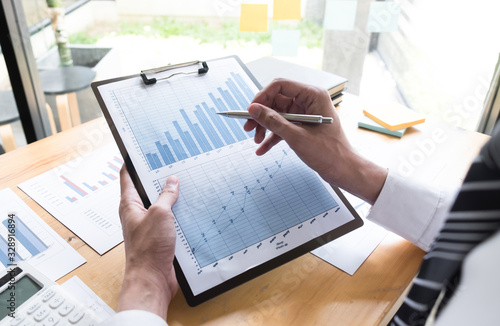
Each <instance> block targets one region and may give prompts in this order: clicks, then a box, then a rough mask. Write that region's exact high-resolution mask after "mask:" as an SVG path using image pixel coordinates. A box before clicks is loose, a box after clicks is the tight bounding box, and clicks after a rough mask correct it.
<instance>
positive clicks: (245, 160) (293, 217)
mask: <svg viewBox="0 0 500 326" xmlns="http://www.w3.org/2000/svg"><path fill="white" fill-rule="evenodd" d="M208 65H209V67H210V70H209V72H207V73H206V74H203V75H196V74H189V75H184V74H180V75H176V76H174V77H172V78H169V79H166V80H162V81H158V82H157V83H156V84H152V85H145V84H144V83H143V82H142V80H141V78H140V77H130V78H125V79H120V80H116V81H109V82H108V83H103V84H101V85H98V86H97V91H98V93H99V94H100V95H101V96H102V101H103V102H104V104H105V105H104V106H105V108H104V109H105V110H108V111H109V112H108V113H109V116H110V118H111V119H112V121H113V124H114V126H113V128H114V130H116V132H117V133H118V135H116V134H115V137H119V138H120V140H121V141H122V143H123V145H124V147H125V149H126V151H127V153H128V155H129V157H130V159H131V162H132V164H133V166H134V168H135V171H136V172H137V174H138V176H139V179H140V182H141V184H142V186H143V188H144V190H145V192H146V195H147V197H148V198H147V199H148V200H149V201H150V202H151V203H154V202H155V201H156V200H157V198H158V196H159V195H160V194H161V190H162V189H161V188H162V186H163V184H164V182H165V180H166V179H167V178H168V176H170V175H176V176H177V177H178V178H179V183H180V190H179V191H180V193H179V198H178V200H177V201H176V203H175V205H174V206H173V208H172V210H173V211H174V215H175V227H176V231H177V235H178V236H177V238H176V249H175V251H176V252H175V256H176V258H177V260H178V262H179V265H180V266H181V269H182V272H183V273H184V276H185V277H186V279H187V280H188V283H189V286H190V288H191V291H192V292H193V294H194V295H197V294H199V293H202V292H204V291H206V290H208V289H210V288H212V287H214V286H217V285H219V284H221V283H222V282H223V281H226V280H229V279H231V278H233V277H235V276H237V275H241V274H243V273H245V272H246V271H249V270H250V269H252V268H255V267H256V266H259V265H260V264H263V263H265V262H269V261H271V260H273V259H274V258H276V257H278V256H280V255H281V254H284V253H286V252H289V251H291V250H294V249H295V248H298V247H300V246H301V245H303V244H306V243H309V242H310V241H311V239H314V238H316V237H319V236H322V235H324V234H325V233H327V232H329V231H330V230H334V229H336V228H338V227H340V226H341V225H344V224H346V223H348V222H350V221H352V220H353V216H352V214H351V213H350V212H349V211H348V210H347V209H346V207H345V205H344V204H343V203H342V200H341V199H340V198H339V196H338V195H337V194H336V192H335V191H334V190H333V189H332V188H331V187H330V186H329V185H328V184H326V183H325V182H324V181H323V180H321V179H320V178H319V176H318V175H317V174H316V173H315V172H314V171H312V170H311V169H310V168H309V167H307V166H306V165H305V164H304V163H303V162H302V161H301V160H300V159H299V158H298V157H297V155H295V153H294V152H293V150H291V149H290V148H289V147H288V145H287V144H286V143H284V142H281V143H279V144H277V145H276V146H274V147H273V149H272V151H269V152H268V153H266V155H263V156H257V155H256V154H255V151H256V149H257V147H258V146H259V145H258V144H255V142H254V141H253V140H252V139H251V138H253V136H254V134H253V133H247V132H245V131H244V129H243V125H244V124H245V123H246V121H245V120H241V119H231V118H227V117H223V116H220V115H218V114H217V112H221V111H230V110H231V111H233V110H234V111H245V110H247V107H248V105H249V103H251V101H252V100H253V98H254V97H255V95H256V94H257V92H258V87H259V86H258V83H257V82H256V81H255V80H254V79H253V77H252V76H251V74H249V73H248V71H247V70H246V68H245V66H244V65H243V64H242V63H241V61H238V60H237V59H236V58H235V57H226V58H220V59H215V60H210V61H208ZM177 72H178V70H172V71H169V72H168V74H172V73H177ZM101 105H102V104H101Z"/></svg>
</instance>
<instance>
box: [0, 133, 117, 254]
mask: <svg viewBox="0 0 500 326" xmlns="http://www.w3.org/2000/svg"><path fill="white" fill-rule="evenodd" d="M122 165H123V160H122V158H121V156H120V154H119V151H118V148H117V147H116V145H115V144H114V143H112V144H110V145H108V146H104V147H102V148H100V149H98V150H96V151H93V152H91V153H89V154H87V155H84V156H82V157H81V158H78V159H75V160H73V161H70V162H68V163H66V164H63V165H61V166H59V167H57V168H55V169H52V170H50V171H48V172H46V173H44V174H41V175H39V176H37V177H35V178H32V179H30V180H28V181H26V182H24V183H22V184H20V185H19V188H21V189H22V190H23V191H24V192H26V193H27V194H28V195H29V196H30V197H32V198H33V199H34V200H35V201H36V202H38V203H39V204H40V205H41V206H42V207H43V208H45V210H47V211H48V212H49V213H50V214H52V215H53V216H54V217H55V218H57V219H58V220H59V221H61V223H63V224H64V225H66V226H67V227H68V228H69V229H70V230H72V231H73V232H74V233H75V234H76V235H78V236H79V237H80V238H82V240H84V241H85V242H87V243H88V244H89V245H90V246H91V247H92V248H94V249H95V250H96V251H97V252H98V253H100V254H103V253H104V252H106V251H107V250H109V249H111V248H112V247H114V246H116V245H117V244H118V243H120V242H121V241H122V240H123V236H122V232H121V225H120V219H119V217H118V205H119V202H120V182H119V180H120V178H119V176H120V169H121V167H122ZM0 245H1V244H0ZM36 248H39V247H36V246H35V247H34V248H33V249H34V250H35V249H36Z"/></svg>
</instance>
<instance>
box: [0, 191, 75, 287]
mask: <svg viewBox="0 0 500 326" xmlns="http://www.w3.org/2000/svg"><path fill="white" fill-rule="evenodd" d="M9 214H14V215H15V216H16V217H14V223H10V224H9ZM11 216H12V215H11ZM0 222H1V224H0V246H1V249H0V257H1V258H0V269H3V268H6V267H7V265H8V264H9V263H14V262H16V261H18V260H21V261H29V262H30V264H31V265H32V266H33V267H35V268H36V269H38V270H40V271H41V272H42V273H43V274H45V275H47V277H48V278H50V279H51V280H53V281H55V280H57V279H59V278H61V277H62V276H64V275H66V274H68V273H69V272H71V271H72V270H74V269H75V268H77V267H78V266H80V265H82V264H83V263H85V259H84V258H83V257H82V256H81V255H80V254H79V253H78V252H77V251H76V250H75V249H73V248H72V247H71V246H70V245H69V244H68V243H67V242H66V241H65V240H64V239H63V238H61V237H60V236H59V235H58V234H57V233H56V232H55V231H54V230H53V229H52V228H50V226H49V225H48V224H47V223H45V222H44V221H43V220H42V219H41V218H40V216H38V215H37V214H36V213H35V212H34V211H33V210H32V209H31V208H30V207H29V206H28V205H26V204H25V203H24V202H23V201H22V200H21V198H19V197H18V196H16V194H15V193H14V192H13V191H12V190H11V189H9V188H7V189H3V190H1V191H0ZM9 235H10V236H9ZM9 238H10V239H9ZM12 238H14V239H15V240H14V241H12ZM13 247H15V253H14V252H13V250H9V249H11V248H13ZM12 253H14V254H12ZM11 259H12V260H11Z"/></svg>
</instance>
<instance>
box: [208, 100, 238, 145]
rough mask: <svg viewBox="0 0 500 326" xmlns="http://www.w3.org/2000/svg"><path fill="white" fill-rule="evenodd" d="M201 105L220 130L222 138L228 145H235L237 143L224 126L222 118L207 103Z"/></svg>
mask: <svg viewBox="0 0 500 326" xmlns="http://www.w3.org/2000/svg"><path fill="white" fill-rule="evenodd" d="M201 105H203V108H204V109H205V112H206V113H207V114H208V116H209V117H210V120H212V122H213V123H214V124H215V126H216V127H217V130H219V132H220V133H221V134H222V138H224V141H225V142H226V145H231V144H234V143H235V142H236V141H235V140H234V138H233V136H231V133H230V132H229V130H228V129H227V127H226V126H225V125H224V123H223V121H222V118H221V117H220V116H218V115H217V113H216V112H215V109H214V108H209V107H208V105H207V103H205V102H203V103H201Z"/></svg>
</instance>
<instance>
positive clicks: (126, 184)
mask: <svg viewBox="0 0 500 326" xmlns="http://www.w3.org/2000/svg"><path fill="white" fill-rule="evenodd" d="M120 189H121V201H122V202H123V201H127V202H132V201H133V202H139V203H142V201H141V198H140V197H139V194H138V193H137V190H136V189H135V186H134V183H133V182H132V178H131V177H130V174H129V173H128V170H127V167H126V166H125V164H123V166H122V168H121V170H120Z"/></svg>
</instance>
